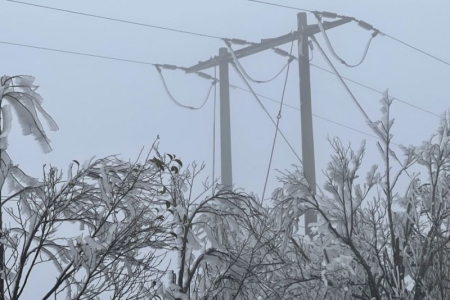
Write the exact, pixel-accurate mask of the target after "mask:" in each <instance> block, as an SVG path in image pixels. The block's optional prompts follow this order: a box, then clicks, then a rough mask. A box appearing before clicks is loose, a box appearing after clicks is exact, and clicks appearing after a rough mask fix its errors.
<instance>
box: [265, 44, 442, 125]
mask: <svg viewBox="0 0 450 300" xmlns="http://www.w3.org/2000/svg"><path fill="white" fill-rule="evenodd" d="M310 43H312V42H311V41H310ZM310 46H312V44H310ZM310 49H311V51H310V52H311V53H313V49H314V47H310ZM272 50H274V52H275V53H277V54H279V55H281V56H283V57H290V58H292V59H295V60H297V61H298V57H296V56H295V55H291V54H289V53H287V52H286V51H284V50H283V49H280V48H277V47H274V48H272ZM311 60H312V59H310V61H311ZM310 65H311V66H313V67H315V68H317V69H319V70H322V71H324V72H327V73H329V74H333V75H335V73H334V72H333V71H330V70H328V69H325V68H323V67H320V66H318V65H315V64H313V63H310ZM341 77H342V78H343V79H344V80H346V81H349V82H352V83H354V84H356V85H359V86H361V87H363V88H365V89H368V90H371V91H373V92H376V93H378V94H381V95H382V94H383V92H382V91H380V90H377V89H375V88H373V87H370V86H368V85H365V84H362V83H360V82H358V81H355V80H353V79H350V78H348V77H345V76H341ZM391 98H393V99H395V100H397V101H398V102H401V103H403V104H405V105H409V106H411V107H413V108H416V109H418V110H421V111H423V112H426V113H428V114H430V115H433V116H435V117H438V118H440V116H439V115H438V114H435V113H433V112H431V111H429V110H426V109H424V108H422V107H419V106H416V105H414V104H411V103H409V102H407V101H404V100H401V99H399V98H397V97H391Z"/></svg>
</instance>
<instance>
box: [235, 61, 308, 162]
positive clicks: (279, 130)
mask: <svg viewBox="0 0 450 300" xmlns="http://www.w3.org/2000/svg"><path fill="white" fill-rule="evenodd" d="M231 65H232V66H233V67H234V69H235V70H236V72H237V73H238V75H239V77H241V79H242V81H244V83H245V85H246V86H247V88H248V89H249V92H250V93H251V94H252V95H253V97H254V98H255V99H256V101H257V102H258V103H259V105H260V106H261V108H262V109H263V110H264V112H265V113H266V115H267V116H268V117H269V119H270V121H272V123H273V125H274V126H275V127H276V126H277V123H276V122H275V120H274V119H273V118H272V116H271V115H270V113H269V111H268V110H267V109H266V107H265V106H264V105H263V104H262V102H261V100H260V99H259V97H258V95H257V94H256V93H255V91H254V90H253V88H252V87H251V86H250V84H249V83H248V81H247V79H245V77H244V75H243V74H242V73H241V71H240V70H239V69H238V68H237V67H236V65H235V64H234V63H232V64H231ZM277 130H278V132H279V133H280V134H281V136H282V137H283V139H284V141H285V142H286V144H287V145H288V146H289V148H291V150H292V152H293V153H294V155H295V156H296V157H297V159H298V160H299V161H300V163H301V164H303V162H302V160H301V158H300V156H298V154H297V152H296V151H295V149H294V147H292V145H291V143H290V142H289V141H288V139H287V138H286V136H285V135H284V133H283V131H281V129H280V128H278V129H277Z"/></svg>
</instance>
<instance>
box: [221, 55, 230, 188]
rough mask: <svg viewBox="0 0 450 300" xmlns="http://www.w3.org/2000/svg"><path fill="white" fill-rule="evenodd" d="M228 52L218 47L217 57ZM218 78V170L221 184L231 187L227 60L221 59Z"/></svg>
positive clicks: (222, 56)
mask: <svg viewBox="0 0 450 300" xmlns="http://www.w3.org/2000/svg"><path fill="white" fill-rule="evenodd" d="M227 54H228V50H227V48H220V50H219V58H224V57H225V56H226V55H227ZM219 79H220V163H221V166H220V172H221V180H222V185H224V186H225V187H226V188H228V189H231V187H232V185H233V175H232V174H233V172H232V170H233V167H232V160H231V125H230V81H229V74H228V61H227V60H226V59H221V60H220V63H219Z"/></svg>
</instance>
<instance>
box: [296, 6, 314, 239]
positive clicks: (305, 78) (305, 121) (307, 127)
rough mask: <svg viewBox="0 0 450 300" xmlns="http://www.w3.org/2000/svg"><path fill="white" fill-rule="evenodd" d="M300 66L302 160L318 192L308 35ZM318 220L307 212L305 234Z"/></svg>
mask: <svg viewBox="0 0 450 300" xmlns="http://www.w3.org/2000/svg"><path fill="white" fill-rule="evenodd" d="M297 24H298V31H299V32H303V31H304V30H305V28H306V26H307V25H308V22H307V18H306V13H304V12H301V13H298V14H297ZM298 68H299V76H300V115H301V124H302V160H303V172H304V174H305V177H306V181H308V184H309V187H310V189H311V191H312V192H313V193H314V194H316V166H315V158H314V135H313V120H312V107H311V77H310V70H309V68H310V65H309V44H308V35H306V34H302V35H301V36H300V38H299V39H298ZM314 222H317V216H316V215H315V214H314V212H313V211H312V210H307V211H306V212H305V235H310V234H311V229H310V228H309V224H311V223H314Z"/></svg>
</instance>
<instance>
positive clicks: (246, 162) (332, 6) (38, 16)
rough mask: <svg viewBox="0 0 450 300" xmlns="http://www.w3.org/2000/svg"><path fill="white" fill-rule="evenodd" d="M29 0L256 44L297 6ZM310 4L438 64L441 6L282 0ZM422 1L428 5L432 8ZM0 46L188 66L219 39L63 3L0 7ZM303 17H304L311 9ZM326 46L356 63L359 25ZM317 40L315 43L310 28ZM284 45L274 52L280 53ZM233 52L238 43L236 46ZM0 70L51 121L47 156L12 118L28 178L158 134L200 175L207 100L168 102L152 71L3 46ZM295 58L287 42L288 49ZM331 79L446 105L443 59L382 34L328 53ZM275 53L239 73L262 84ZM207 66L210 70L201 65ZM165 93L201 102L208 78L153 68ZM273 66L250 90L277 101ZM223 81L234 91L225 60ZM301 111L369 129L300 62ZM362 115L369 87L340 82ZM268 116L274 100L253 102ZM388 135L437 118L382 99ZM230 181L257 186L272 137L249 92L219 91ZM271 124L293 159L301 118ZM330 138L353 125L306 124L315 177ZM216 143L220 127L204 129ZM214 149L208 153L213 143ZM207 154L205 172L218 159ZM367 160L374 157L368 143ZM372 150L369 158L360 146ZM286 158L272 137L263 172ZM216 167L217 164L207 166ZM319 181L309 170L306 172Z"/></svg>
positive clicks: (291, 92) (375, 106) (294, 87)
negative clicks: (22, 77) (305, 75)
mask: <svg viewBox="0 0 450 300" xmlns="http://www.w3.org/2000/svg"><path fill="white" fill-rule="evenodd" d="M33 3H38V4H42V5H48V6H52V7H59V8H64V9H69V10H74V11H79V12H85V13H91V14H97V15H102V16H108V17H113V18H119V19H124V20H130V21H135V22H142V23H148V24H153V25H158V26H165V27H170V28H177V29H183V30H189V31H194V32H199V33H205V34H211V35H215V36H220V37H228V38H241V39H246V40H249V41H259V40H260V39H262V38H270V37H276V36H279V35H283V34H286V33H289V32H290V31H292V30H296V14H297V11H295V10H289V9H284V8H278V7H273V6H267V5H262V4H258V3H252V2H248V1H158V2H156V1H151V2H150V1H147V2H145V1H136V2H129V1H114V2H106V1H95V2H92V1H70V2H68V1H65V2H64V3H62V2H61V1H44V0H42V1H34V2H33ZM278 3H280V4H286V5H292V6H297V7H301V8H306V9H312V10H326V11H333V12H337V13H339V14H343V15H349V16H354V17H356V18H358V19H362V20H364V21H366V22H368V23H371V24H373V25H374V26H375V27H377V28H379V29H380V30H382V31H385V32H386V33H388V34H390V35H392V36H395V37H397V38H399V39H402V40H404V41H406V42H408V43H411V44H413V45H415V46H417V47H419V48H421V49H423V50H425V51H427V52H430V53H432V54H434V55H436V56H438V57H441V58H443V59H448V60H450V55H449V54H448V48H449V46H450V45H449V44H450V41H449V39H448V37H447V34H446V31H445V30H444V29H445V27H446V23H445V20H446V16H447V15H446V11H447V10H448V8H449V6H450V5H449V4H445V3H444V2H442V1H441V2H438V1H435V2H427V3H423V2H417V3H415V4H414V6H412V5H407V2H402V1H395V2H387V1H377V2H376V3H375V2H365V3H364V5H362V4H361V2H360V1H359V2H358V1H345V2H344V1H339V2H337V3H336V1H320V2H316V3H314V2H312V1H302V2H299V1H284V2H278ZM433 3H434V4H433ZM0 5H1V19H2V34H1V39H0V40H2V41H6V42H14V43H21V44H29V45H34V46H41V47H49V48H56V49H61V50H69V51H78V52H83V53H90V54H96V55H105V56H113V57H118V58H124V59H131V60H139V61H146V62H153V63H168V64H176V65H179V66H191V65H193V64H196V63H197V62H198V61H200V60H206V59H208V58H209V57H211V56H213V55H216V54H217V53H218V49H219V48H220V47H223V46H224V44H223V42H222V41H220V40H216V39H208V38H203V37H196V36H192V35H186V34H180V33H175V32H169V31H163V30H158V29H152V28H146V27H140V26H135V25H127V24H123V23H117V22H113V21H107V20H100V19H95V18H90V17H84V16H80V15H73V14H68V13H64V12H58V11H51V10H48V9H43V8H37V7H31V6H26V5H22V4H16V3H12V2H6V1H3V2H1V4H0ZM308 20H309V23H311V24H315V19H314V18H313V16H312V15H308ZM329 36H330V39H331V41H332V43H333V46H334V47H335V49H336V52H338V53H339V54H340V55H341V56H342V57H343V58H344V59H345V60H346V61H348V62H349V63H352V62H356V61H358V60H359V58H360V56H361V54H362V52H363V50H364V47H365V44H366V42H367V40H368V38H369V37H370V32H368V31H365V30H363V29H362V28H360V27H358V26H356V25H355V23H350V24H347V25H344V26H341V27H339V28H336V29H333V30H330V31H329ZM317 37H318V40H319V42H321V43H322V45H323V47H324V48H326V47H325V43H324V42H323V39H322V38H321V36H320V35H318V36H317ZM289 46H290V45H285V46H284V49H286V50H289ZM236 49H237V48H236ZM0 50H1V51H2V54H3V55H2V57H3V59H2V62H1V66H2V70H1V71H2V73H3V74H7V75H16V74H30V75H33V76H35V77H36V78H37V79H36V83H37V84H38V85H40V86H41V87H40V89H39V91H40V93H41V95H42V96H43V97H44V99H45V102H44V107H45V109H46V110H47V111H48V112H49V113H50V114H51V115H52V116H53V117H54V119H55V120H56V121H57V123H58V124H59V126H60V130H59V131H58V132H55V133H53V132H52V133H49V135H50V138H51V139H52V141H53V143H52V147H53V149H54V151H53V152H52V153H50V154H48V155H43V154H41V153H40V150H39V148H38V147H37V146H36V145H34V142H33V140H32V139H31V138H30V137H22V136H20V134H19V129H18V126H17V124H14V125H15V126H14V127H15V131H13V134H12V137H11V139H10V144H11V146H10V150H9V151H10V155H11V157H12V159H13V160H14V162H15V163H18V164H20V165H21V166H22V168H24V169H25V170H26V171H27V172H28V173H30V174H31V175H34V176H40V172H41V168H42V165H43V164H44V163H51V164H54V165H57V166H61V167H66V166H67V164H68V163H69V162H70V161H71V160H72V159H77V160H80V161H84V160H86V159H88V158H90V157H91V156H93V155H96V156H98V157H101V156H105V155H109V154H121V155H122V157H124V158H134V157H136V155H137V154H138V152H139V151H140V149H141V148H142V147H143V146H149V145H150V144H151V143H152V142H153V140H154V139H155V137H156V136H157V135H158V134H159V136H160V137H161V140H160V149H161V151H163V152H170V153H175V154H177V155H178V156H180V157H181V158H182V159H183V160H184V161H185V162H192V161H194V160H195V161H198V162H202V161H204V162H205V163H206V164H207V167H208V169H207V171H206V172H205V176H206V175H210V174H211V165H212V137H213V135H212V123H213V118H212V116H213V97H211V98H210V100H209V102H208V103H207V104H206V105H205V107H204V108H203V109H202V110H200V111H190V110H186V109H182V108H180V107H178V106H175V105H174V104H173V102H171V100H170V99H169V98H168V96H167V95H166V94H165V91H164V89H163V86H162V83H161V81H160V79H159V78H158V75H157V73H156V71H155V69H154V68H153V67H152V66H146V65H139V64H133V63H125V62H116V61H109V60H104V59H97V58H89V57H82V56H76V55H70V54H62V53H54V52H48V51H43V50H36V49H29V48H23V47H16V46H10V45H0ZM294 53H295V54H297V49H296V48H294ZM333 62H334V63H335V65H336V66H337V67H338V69H339V70H340V71H341V72H342V74H343V75H346V76H348V77H351V78H353V79H356V80H358V81H360V82H361V83H364V84H367V85H370V86H371V87H374V88H376V89H379V90H384V89H387V88H389V89H390V93H391V95H393V96H396V97H398V98H400V99H402V100H404V101H408V102H410V103H411V104H414V105H417V106H420V107H423V108H426V109H428V110H430V111H433V112H435V113H437V114H440V113H442V112H443V111H444V110H445V109H447V107H448V105H447V103H448V99H449V96H450V86H449V85H448V80H447V78H448V75H449V74H450V68H449V66H447V65H445V64H443V63H440V62H437V61H435V60H432V59H430V58H429V57H426V56H424V55H423V54H420V53H418V52H415V51H413V50H411V49H409V48H407V47H405V46H403V45H401V44H399V43H397V42H394V41H393V40H391V39H388V38H387V37H382V36H378V37H376V38H375V39H374V41H373V43H372V46H371V48H370V50H369V54H368V57H367V59H366V61H365V62H364V63H363V64H362V65H361V66H360V67H358V68H354V69H348V68H346V67H344V66H342V65H339V63H338V62H337V61H336V60H333ZM313 63H315V64H317V65H319V66H323V67H326V68H328V66H327V64H326V62H325V61H324V59H323V58H322V57H321V54H320V53H319V52H318V51H317V49H315V50H314V59H313ZM284 64H285V59H284V58H282V57H280V56H277V55H275V54H273V52H272V51H267V52H265V53H261V54H258V55H254V56H251V57H248V58H245V59H243V60H242V65H243V66H244V67H245V68H246V70H247V72H248V73H249V74H251V75H252V76H253V77H255V78H258V79H266V78H269V77H271V76H272V75H273V74H275V73H276V72H278V71H279V70H280V68H281V67H282V66H283V65H284ZM208 72H209V73H210V74H213V72H214V70H208ZM164 74H165V76H166V79H167V82H168V85H169V87H170V89H171V92H172V93H173V94H174V95H175V97H176V98H177V99H178V100H179V101H180V102H182V103H184V104H186V105H192V106H196V105H199V104H200V103H201V101H202V100H203V98H204V95H205V94H206V91H207V88H208V87H209V85H210V83H209V82H207V81H205V80H203V79H201V78H199V77H197V76H194V75H184V74H183V73H182V72H179V71H177V72H170V71H166V72H165V73H164ZM284 76H285V74H284V73H283V74H282V76H280V77H279V78H278V79H277V80H275V81H273V82H271V83H269V84H266V85H257V86H255V85H254V89H255V90H256V91H257V92H259V93H261V94H264V95H267V96H269V97H272V98H274V99H280V98H281V92H282V86H283V80H284ZM230 81H231V82H232V83H234V84H237V85H240V86H244V84H243V82H241V80H240V78H239V77H238V76H237V75H236V73H235V72H234V71H233V70H232V69H230ZM311 83H312V96H313V100H312V101H313V113H314V114H316V115H318V116H321V117H325V118H328V119H331V120H333V121H336V122H339V123H342V124H345V125H347V126H350V127H354V128H357V129H359V130H362V131H365V132H370V131H369V129H368V128H367V127H366V125H365V122H364V118H363V117H362V115H361V113H360V112H359V111H358V109H357V107H356V106H355V105H354V103H353V102H352V100H351V99H350V97H349V96H348V94H347V93H346V92H345V90H344V88H343V87H342V86H341V84H340V83H339V81H338V80H337V78H336V77H335V76H333V75H330V74H327V73H325V72H323V71H321V70H318V69H316V68H311ZM350 87H351V88H352V90H353V91H354V93H355V95H356V96H357V98H358V99H359V101H360V102H361V104H362V106H363V107H364V109H365V110H366V111H367V112H368V114H369V115H370V117H372V118H374V119H376V118H377V117H378V116H379V115H380V113H379V103H378V100H379V98H380V96H379V95H378V94H376V93H374V92H371V91H369V90H366V89H363V88H361V87H358V86H355V85H351V84H350ZM285 102H286V103H287V104H290V105H293V106H296V107H298V106H299V87H298V67H297V64H296V62H294V63H293V65H292V68H291V71H290V74H289V81H288V86H287V94H286V97H285ZM264 104H265V105H266V107H267V109H268V110H269V111H270V112H271V114H272V116H274V117H275V116H276V114H277V110H278V105H277V104H276V103H273V102H270V101H267V100H264ZM393 113H394V115H395V118H396V128H395V132H396V133H397V135H396V138H395V142H397V143H404V144H409V143H418V142H420V141H421V140H423V139H424V138H426V137H428V136H429V135H430V134H431V133H432V132H433V130H434V129H435V128H436V126H437V122H438V118H437V117H435V116H432V115H430V114H427V113H424V112H422V111H420V110H417V109H414V108H411V107H410V106H406V105H404V104H402V103H396V104H395V105H394V109H393ZM231 115H232V116H231V119H232V146H233V153H232V155H233V176H234V179H235V180H234V182H235V184H236V185H237V186H239V187H242V188H245V189H246V190H247V191H251V192H255V193H257V194H261V193H262V188H263V184H264V177H265V173H266V170H267V165H268V159H269V156H270V149H271V144H272V141H273V135H274V127H273V125H272V124H271V123H270V120H269V119H268V118H267V116H266V115H265V114H264V112H263V110H262V109H261V108H260V107H259V105H258V104H257V103H256V101H255V100H254V99H253V98H252V96H251V95H250V94H248V93H245V92H242V91H239V90H231ZM281 129H282V130H283V132H284V133H285V135H286V136H287V137H288V139H289V140H290V142H291V143H292V145H293V146H294V147H295V149H296V150H297V151H298V154H299V155H301V143H300V113H299V111H297V110H294V109H291V108H288V107H285V108H284V109H283V113H282V119H281ZM327 135H329V136H330V137H333V136H339V137H340V138H341V139H342V140H343V141H344V142H348V141H351V142H352V143H354V144H356V145H359V142H360V141H361V140H362V139H366V138H367V142H368V145H369V146H372V145H373V144H374V141H375V140H374V139H373V138H370V137H367V136H365V135H363V134H360V133H357V132H355V131H351V130H349V129H346V128H343V127H340V126H338V125H336V124H332V123H329V122H327V121H324V120H322V119H318V118H315V119H314V138H315V148H316V159H317V162H316V163H317V173H318V174H319V175H318V176H319V177H320V173H321V172H320V170H321V169H323V168H324V166H325V163H326V162H327V160H328V157H329V154H330V147H329V146H328V144H327V142H326V137H327ZM217 138H219V136H217ZM218 149H220V148H218ZM219 154H220V153H217V164H218V166H217V168H219V167H220V166H219V162H220V159H219ZM368 154H371V155H370V156H372V157H370V159H371V160H372V159H373V160H376V159H377V157H376V155H377V154H375V152H373V153H372V152H370V151H369V152H368ZM372 154H374V155H372ZM292 163H298V161H297V159H296V158H295V156H294V154H293V153H292V152H291V151H290V150H289V148H288V147H287V146H286V144H285V143H284V141H283V140H282V139H279V140H278V143H277V145H276V149H275V156H274V163H273V169H285V168H290V165H291V164H292ZM216 174H217V175H218V174H219V172H217V173H216ZM271 175H272V176H271V179H270V185H269V186H270V187H271V189H273V187H275V186H276V180H275V175H276V172H272V173H271ZM319 182H320V179H319Z"/></svg>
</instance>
